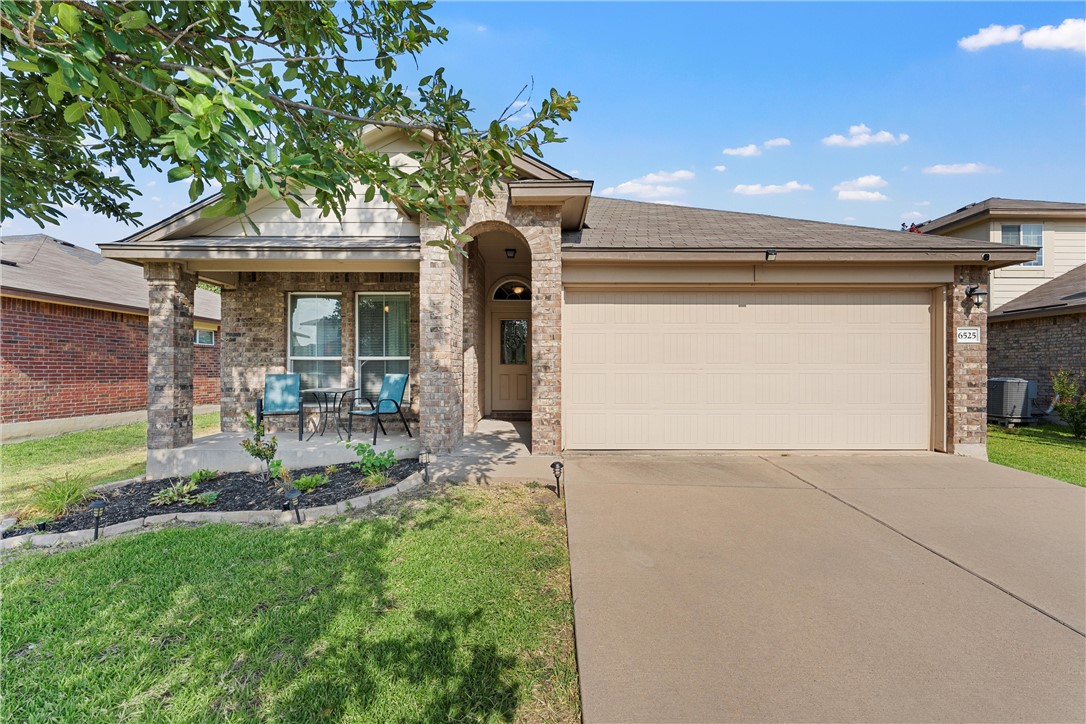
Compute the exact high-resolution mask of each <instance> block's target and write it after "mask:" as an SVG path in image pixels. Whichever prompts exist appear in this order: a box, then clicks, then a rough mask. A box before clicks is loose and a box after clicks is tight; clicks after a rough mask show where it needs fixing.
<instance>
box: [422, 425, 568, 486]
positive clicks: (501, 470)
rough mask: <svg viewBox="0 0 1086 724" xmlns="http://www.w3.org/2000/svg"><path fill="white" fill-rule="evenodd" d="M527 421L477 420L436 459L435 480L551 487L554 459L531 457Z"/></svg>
mask: <svg viewBox="0 0 1086 724" xmlns="http://www.w3.org/2000/svg"><path fill="white" fill-rule="evenodd" d="M531 450H532V422H531V420H491V419H484V420H480V421H479V424H478V425H476V426H475V432H473V433H471V434H470V435H466V436H464V439H463V440H461V442H460V444H459V445H457V446H456V449H454V450H453V451H452V452H451V453H449V454H448V455H442V456H439V457H438V459H437V461H436V462H435V463H434V465H433V467H432V469H431V474H432V475H433V477H434V479H435V480H447V481H450V482H458V483H459V482H469V483H490V482H526V481H530V480H535V481H538V482H540V483H544V484H547V483H549V484H551V485H553V484H554V477H553V476H552V475H551V468H550V465H551V463H552V462H554V461H555V460H557V459H558V458H559V456H558V455H553V456H547V455H534V456H533V455H532V452H531Z"/></svg>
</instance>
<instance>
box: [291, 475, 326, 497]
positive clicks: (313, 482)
mask: <svg viewBox="0 0 1086 724" xmlns="http://www.w3.org/2000/svg"><path fill="white" fill-rule="evenodd" d="M327 483H328V476H327V475H324V474H322V473H313V474H312V475H303V476H301V477H300V478H298V479H297V480H295V481H294V487H295V488H297V489H298V490H300V491H302V492H303V493H308V492H309V491H310V490H315V489H316V488H319V487H320V486H322V485H325V484H327Z"/></svg>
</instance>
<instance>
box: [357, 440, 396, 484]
mask: <svg viewBox="0 0 1086 724" xmlns="http://www.w3.org/2000/svg"><path fill="white" fill-rule="evenodd" d="M345 444H346V446H347V449H348V450H354V453H355V455H357V456H358V460H357V461H356V462H353V463H351V469H352V470H354V471H355V472H357V473H360V474H361V475H364V476H366V475H371V474H373V473H383V472H385V471H386V470H388V469H389V468H391V467H392V466H393V465H395V464H396V453H394V452H392V451H391V450H385V451H384V452H383V453H379V452H377V451H376V450H374V449H373V447H372V446H370V445H367V444H366V443H364V442H348V443H345Z"/></svg>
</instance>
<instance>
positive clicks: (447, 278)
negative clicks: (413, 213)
mask: <svg viewBox="0 0 1086 724" xmlns="http://www.w3.org/2000/svg"><path fill="white" fill-rule="evenodd" d="M461 230H462V232H463V233H466V234H471V235H472V236H478V235H479V234H482V233H485V232H488V231H496V232H502V233H508V234H511V235H513V236H515V237H518V238H520V239H522V240H523V241H525V242H526V243H527V244H528V247H529V249H530V250H531V254H532V274H531V280H530V281H531V287H532V321H531V327H532V453H533V454H535V455H540V454H554V453H557V452H559V450H560V447H561V440H562V430H561V395H562V389H561V384H562V383H561V380H562V360H561V346H560V345H561V334H562V258H561V246H562V239H561V236H562V235H561V207H560V206H513V205H512V204H511V203H510V201H509V195H508V190H507V189H506V188H504V187H503V188H501V189H498V190H496V192H495V197H494V199H493V200H490V201H486V200H483V199H479V198H475V199H472V202H471V206H470V208H469V211H468V214H467V217H466V218H465V219H464V222H463V224H462V225H461ZM444 234H445V230H444V229H443V228H442V227H440V226H438V225H436V224H434V223H432V222H429V221H427V220H425V219H424V220H423V222H422V227H421V232H420V237H421V239H422V263H421V264H420V287H421V292H420V293H421V301H420V305H421V317H422V320H421V321H422V360H423V374H422V399H423V401H424V403H423V407H422V409H421V410H420V429H421V437H422V441H423V444H424V445H425V446H426V447H427V448H429V449H431V450H433V451H435V452H443V451H448V450H450V449H452V448H453V447H455V446H456V444H457V443H458V442H459V441H460V439H461V438H462V437H463V433H464V429H465V426H466V421H465V406H466V404H467V403H466V402H465V394H464V391H465V383H464V380H465V377H464V315H465V310H464V303H465V298H464V291H465V264H464V262H463V260H462V257H460V258H457V259H454V260H453V261H452V262H451V263H450V259H449V256H448V254H447V253H446V252H444V251H443V250H441V249H439V248H437V247H431V246H427V244H426V242H428V241H431V240H436V239H441V238H443V237H444ZM472 387H473V388H474V387H475V385H474V384H473V385H472ZM472 414H474V413H472Z"/></svg>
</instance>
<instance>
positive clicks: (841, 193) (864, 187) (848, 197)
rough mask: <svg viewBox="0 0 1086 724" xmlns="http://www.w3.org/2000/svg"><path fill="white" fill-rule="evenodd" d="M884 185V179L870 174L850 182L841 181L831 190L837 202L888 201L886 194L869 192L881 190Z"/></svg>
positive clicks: (885, 183)
mask: <svg viewBox="0 0 1086 724" xmlns="http://www.w3.org/2000/svg"><path fill="white" fill-rule="evenodd" d="M886 185H887V182H886V179H884V178H883V177H882V176H876V175H874V174H872V175H869V176H861V177H860V178H857V179H853V180H851V181H842V182H841V183H839V184H837V185H836V186H834V187H833V190H834V191H836V192H837V199H838V200H839V201H889V197H888V196H887V195H886V194H883V193H881V192H879V191H871V190H870V189H881V188H883V187H885V186H886Z"/></svg>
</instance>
